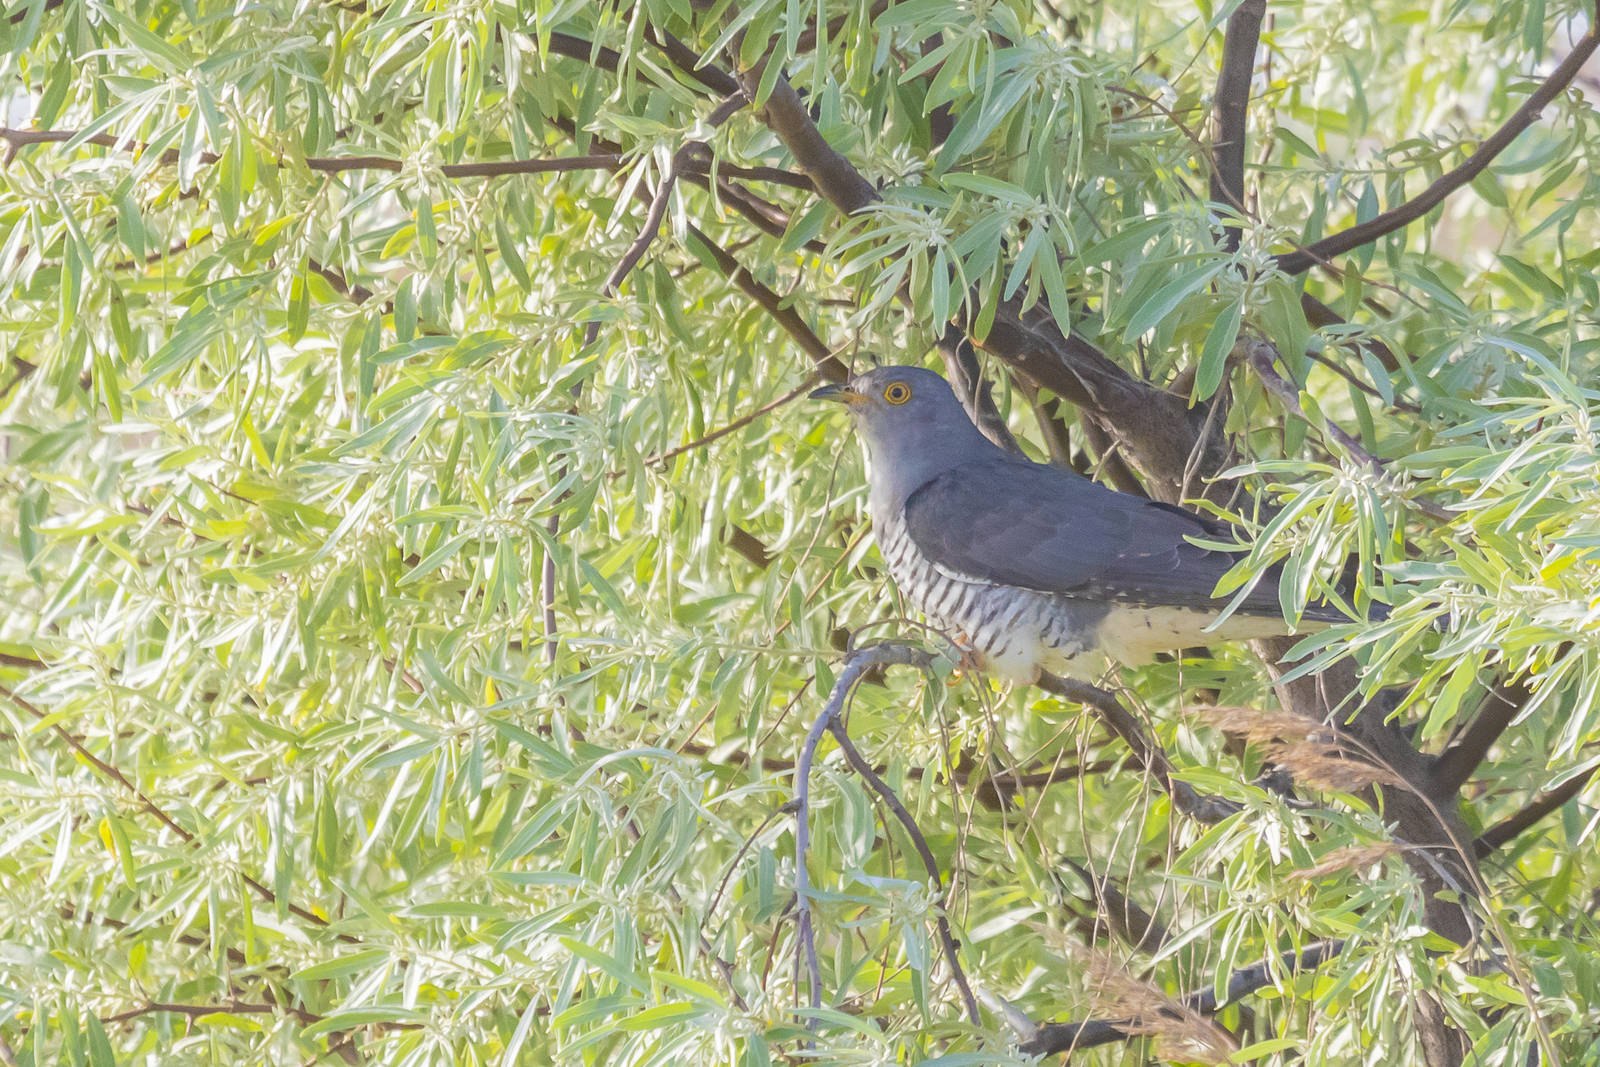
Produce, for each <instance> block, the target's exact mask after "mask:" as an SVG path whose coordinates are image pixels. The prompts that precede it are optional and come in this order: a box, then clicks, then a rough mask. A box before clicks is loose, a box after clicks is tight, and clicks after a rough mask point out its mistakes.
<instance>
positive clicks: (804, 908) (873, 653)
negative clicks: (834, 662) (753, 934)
mask: <svg viewBox="0 0 1600 1067" xmlns="http://www.w3.org/2000/svg"><path fill="white" fill-rule="evenodd" d="M932 661H933V657H932V656H931V655H929V654H928V653H926V652H923V651H922V650H921V649H917V648H912V647H911V646H910V645H896V644H881V645H873V646H871V647H869V648H863V649H858V650H857V651H855V652H852V653H851V654H850V656H849V657H848V658H847V659H846V660H845V663H844V668H843V670H841V671H840V672H839V678H838V680H837V681H836V682H834V684H833V692H832V693H831V694H829V696H828V703H827V704H826V705H825V706H824V707H823V709H822V714H821V715H819V716H817V720H816V722H814V723H812V724H811V730H810V731H809V732H808V733H807V734H806V739H805V743H804V744H803V745H802V746H801V748H800V758H799V759H798V760H797V761H796V762H795V787H794V800H793V801H791V803H790V807H791V808H792V810H793V811H794V815H795V834H794V866H795V871H794V894H795V914H796V917H797V918H796V922H797V924H798V935H797V936H798V938H799V942H800V944H799V947H798V950H797V951H798V953H799V954H800V956H801V957H802V958H803V959H804V961H805V966H806V969H807V974H808V976H809V977H808V984H807V988H808V991H809V996H810V1003H811V1007H813V1008H820V1007H822V965H821V963H819V962H818V960H817V938H816V931H815V930H814V929H813V928H812V923H811V875H810V871H809V870H808V868H807V866H806V863H807V861H808V858H809V857H808V853H809V852H810V851H811V765H812V763H813V762H814V761H815V759H816V756H817V746H818V745H820V744H821V743H822V735H823V734H824V733H826V732H828V730H829V728H830V727H831V726H832V724H833V720H835V719H837V718H838V717H839V715H840V713H841V712H842V711H843V710H844V702H845V700H846V699H847V698H848V697H849V696H850V693H851V691H852V690H854V689H855V686H856V683H857V682H858V681H860V680H861V678H862V676H863V675H865V674H866V673H867V672H868V671H870V670H872V669H873V668H874V667H887V666H891V665H895V664H904V665H908V666H916V667H924V668H925V667H927V666H928V664H929V663H931V662H932ZM806 1025H807V1026H808V1027H814V1026H815V1025H816V1020H815V1019H814V1018H813V1019H810V1020H808V1021H807V1024H806Z"/></svg>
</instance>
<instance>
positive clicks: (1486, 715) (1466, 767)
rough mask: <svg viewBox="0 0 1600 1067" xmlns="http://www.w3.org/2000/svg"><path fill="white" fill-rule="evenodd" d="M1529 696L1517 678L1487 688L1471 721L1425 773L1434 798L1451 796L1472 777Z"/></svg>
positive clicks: (1523, 684)
mask: <svg viewBox="0 0 1600 1067" xmlns="http://www.w3.org/2000/svg"><path fill="white" fill-rule="evenodd" d="M1532 695H1533V694H1532V693H1530V692H1529V691H1528V687H1527V683H1526V682H1524V681H1521V680H1518V681H1515V682H1512V683H1511V684H1510V685H1507V686H1498V685H1497V686H1493V687H1492V688H1490V690H1489V695H1488V696H1487V697H1486V698H1485V699H1484V701H1483V706H1482V707H1481V708H1479V709H1478V714H1476V715H1474V716H1473V717H1472V723H1471V724H1470V725H1469V726H1468V727H1467V728H1466V730H1465V731H1463V732H1462V734H1461V736H1460V737H1459V738H1457V739H1456V740H1455V741H1454V742H1453V743H1451V744H1450V746H1449V747H1447V748H1446V749H1445V750H1444V751H1443V752H1442V753H1440V754H1439V758H1438V760H1437V761H1435V763H1434V765H1433V769H1432V770H1431V771H1430V772H1429V774H1428V792H1429V794H1430V795H1432V796H1436V797H1449V796H1454V795H1455V793H1456V791H1457V790H1458V789H1460V788H1461V787H1462V786H1463V785H1465V784H1466V782H1467V779H1468V778H1471V777H1472V772H1473V771H1475V770H1477V769H1478V764H1480V763H1482V762H1483V760H1484V757H1485V756H1487V755H1488V754H1489V749H1490V748H1491V747H1492V746H1493V745H1494V743H1495V742H1496V741H1498V740H1499V739H1500V735H1501V734H1503V733H1505V731H1506V728H1507V727H1509V726H1510V725H1511V721H1512V720H1513V719H1515V718H1516V717H1517V715H1518V714H1519V713H1520V712H1521V711H1522V707H1523V705H1524V704H1526V703H1527V702H1528V699H1529V698H1530V697H1531V696H1532Z"/></svg>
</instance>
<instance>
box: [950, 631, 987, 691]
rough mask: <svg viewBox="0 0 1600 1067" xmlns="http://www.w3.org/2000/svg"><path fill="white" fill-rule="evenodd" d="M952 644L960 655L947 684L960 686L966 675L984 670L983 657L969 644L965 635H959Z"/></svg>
mask: <svg viewBox="0 0 1600 1067" xmlns="http://www.w3.org/2000/svg"><path fill="white" fill-rule="evenodd" d="M952 643H953V644H954V645H955V647H956V652H957V653H958V655H957V656H956V665H955V669H954V670H952V671H951V672H950V680H949V681H948V682H947V683H946V684H947V685H958V684H960V682H961V680H962V679H963V678H964V677H965V676H966V675H968V674H977V673H979V672H980V671H982V670H983V656H982V655H981V654H980V653H979V652H978V650H977V649H976V648H973V647H972V646H971V645H969V644H968V643H967V640H966V635H965V634H957V635H956V639H955V641H954V642H952Z"/></svg>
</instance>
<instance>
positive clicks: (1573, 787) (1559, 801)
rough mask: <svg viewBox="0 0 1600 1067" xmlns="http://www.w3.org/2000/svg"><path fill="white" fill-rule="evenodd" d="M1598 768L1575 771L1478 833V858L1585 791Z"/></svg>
mask: <svg viewBox="0 0 1600 1067" xmlns="http://www.w3.org/2000/svg"><path fill="white" fill-rule="evenodd" d="M1596 770H1600V767H1590V768H1589V769H1588V770H1586V771H1584V772H1582V773H1581V774H1576V775H1574V776H1573V777H1571V778H1569V779H1567V780H1566V781H1565V782H1562V783H1561V784H1560V785H1559V786H1557V787H1556V788H1554V789H1552V790H1550V791H1549V792H1548V793H1540V794H1538V795H1537V796H1535V797H1534V798H1533V799H1532V800H1530V801H1529V802H1528V806H1527V807H1525V808H1523V809H1522V810H1521V811H1519V812H1517V813H1516V814H1515V815H1511V816H1508V817H1507V818H1504V819H1501V820H1500V821H1499V822H1497V823H1495V824H1494V825H1493V826H1491V827H1489V829H1487V830H1485V831H1484V832H1483V833H1481V834H1479V835H1478V839H1477V840H1476V841H1474V842H1473V843H1472V847H1473V850H1474V851H1475V852H1476V853H1477V854H1478V858H1479V859H1482V858H1483V857H1485V856H1487V855H1489V853H1491V852H1493V851H1495V850H1496V849H1498V848H1500V847H1501V846H1503V845H1506V844H1509V843H1510V842H1511V841H1512V840H1514V839H1515V838H1517V837H1520V836H1521V835H1522V833H1523V832H1524V831H1525V830H1527V829H1529V828H1530V827H1532V826H1533V824H1534V823H1536V822H1538V821H1539V820H1540V819H1542V818H1544V817H1545V816H1546V815H1549V814H1550V813H1551V812H1553V811H1557V810H1558V809H1560V808H1561V807H1562V806H1563V805H1564V804H1566V802H1567V801H1569V800H1571V799H1572V798H1573V797H1575V796H1577V795H1578V794H1579V793H1581V792H1583V788H1584V786H1586V785H1588V784H1589V779H1591V778H1593V777H1594V775H1595V771H1596Z"/></svg>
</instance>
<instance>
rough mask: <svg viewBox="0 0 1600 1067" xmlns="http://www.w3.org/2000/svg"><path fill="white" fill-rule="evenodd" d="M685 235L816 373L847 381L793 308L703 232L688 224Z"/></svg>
mask: <svg viewBox="0 0 1600 1067" xmlns="http://www.w3.org/2000/svg"><path fill="white" fill-rule="evenodd" d="M688 233H689V237H690V239H691V240H694V241H698V242H699V243H700V244H701V245H702V246H703V247H704V248H705V250H706V251H707V252H709V253H710V255H711V259H712V261H713V262H714V263H716V265H717V269H718V270H719V271H721V272H722V276H723V277H725V278H727V279H728V280H729V281H730V282H732V283H733V284H734V285H736V286H738V287H739V289H740V290H741V291H742V292H743V293H744V294H745V295H746V296H748V297H749V298H750V299H752V300H754V301H755V302H756V304H758V305H759V306H760V307H761V309H762V310H763V311H765V312H766V313H767V314H768V315H770V316H772V319H773V321H775V322H776V323H777V324H778V325H779V326H781V327H783V330H784V332H785V333H787V334H788V335H789V336H790V337H792V338H794V341H795V343H796V344H798V345H799V346H800V348H801V349H802V350H803V351H804V352H805V353H806V355H808V356H810V357H811V361H812V363H814V364H815V365H816V370H817V373H819V374H821V375H822V376H823V377H824V378H826V379H828V380H829V381H830V382H844V381H848V380H849V379H850V368H848V367H846V366H845V365H844V364H843V363H842V362H840V360H839V357H838V356H835V355H834V354H833V349H832V348H830V347H829V346H828V343H827V342H826V341H824V340H823V339H822V338H820V337H818V336H817V334H816V332H815V331H814V330H812V329H811V327H810V326H809V325H808V324H807V323H806V320H805V319H803V318H801V316H800V313H799V312H798V311H796V310H795V309H794V307H793V306H792V305H789V304H786V303H785V302H784V299H783V297H782V296H780V295H779V294H778V293H775V292H773V291H772V290H771V289H769V288H767V286H766V285H764V284H762V283H761V282H760V281H758V280H757V279H756V277H755V275H753V274H751V273H750V271H749V270H748V269H747V268H746V267H745V266H744V264H742V263H740V262H739V261H738V260H737V259H735V258H734V256H733V254H732V253H731V252H729V251H727V250H726V249H724V248H723V247H722V246H721V245H719V244H717V242H715V241H713V240H712V239H711V238H710V237H708V236H707V235H706V234H705V232H704V231H703V230H701V229H699V228H698V227H696V226H694V225H692V224H691V225H690V226H689V229H688Z"/></svg>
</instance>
